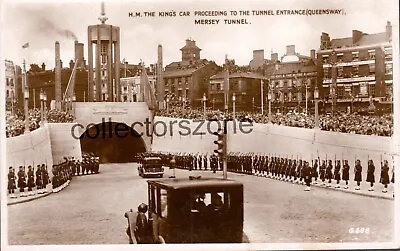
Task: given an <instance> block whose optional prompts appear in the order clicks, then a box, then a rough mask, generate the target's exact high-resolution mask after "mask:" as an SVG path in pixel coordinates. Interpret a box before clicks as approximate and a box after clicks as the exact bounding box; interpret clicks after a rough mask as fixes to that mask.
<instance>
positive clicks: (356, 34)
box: [352, 30, 363, 44]
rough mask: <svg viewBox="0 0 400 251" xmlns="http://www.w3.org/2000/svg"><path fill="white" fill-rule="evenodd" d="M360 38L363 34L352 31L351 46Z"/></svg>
mask: <svg viewBox="0 0 400 251" xmlns="http://www.w3.org/2000/svg"><path fill="white" fill-rule="evenodd" d="M362 36H363V33H362V32H361V31H358V30H353V33H352V38H353V44H355V43H357V42H358V41H359V40H360V39H361V37H362Z"/></svg>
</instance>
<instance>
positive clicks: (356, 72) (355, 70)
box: [353, 65, 358, 77]
mask: <svg viewBox="0 0 400 251" xmlns="http://www.w3.org/2000/svg"><path fill="white" fill-rule="evenodd" d="M353 76H355V77H358V65H354V66H353Z"/></svg>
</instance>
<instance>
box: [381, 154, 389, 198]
mask: <svg viewBox="0 0 400 251" xmlns="http://www.w3.org/2000/svg"><path fill="white" fill-rule="evenodd" d="M380 183H382V185H383V190H382V193H387V187H388V184H389V164H388V161H387V160H385V161H384V164H383V163H381V179H380Z"/></svg>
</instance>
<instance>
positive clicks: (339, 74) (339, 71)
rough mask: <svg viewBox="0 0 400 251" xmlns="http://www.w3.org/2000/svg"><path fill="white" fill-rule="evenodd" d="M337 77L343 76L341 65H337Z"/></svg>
mask: <svg viewBox="0 0 400 251" xmlns="http://www.w3.org/2000/svg"><path fill="white" fill-rule="evenodd" d="M337 73H338V77H343V66H338V67H337Z"/></svg>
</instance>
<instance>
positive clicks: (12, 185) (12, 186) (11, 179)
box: [7, 166, 17, 198]
mask: <svg viewBox="0 0 400 251" xmlns="http://www.w3.org/2000/svg"><path fill="white" fill-rule="evenodd" d="M7 177H8V194H9V195H10V198H16V196H15V194H14V189H16V188H17V187H16V185H15V180H16V177H15V172H14V168H13V167H12V166H10V167H9V168H8V175H7Z"/></svg>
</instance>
